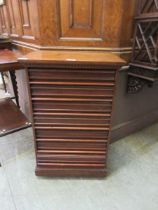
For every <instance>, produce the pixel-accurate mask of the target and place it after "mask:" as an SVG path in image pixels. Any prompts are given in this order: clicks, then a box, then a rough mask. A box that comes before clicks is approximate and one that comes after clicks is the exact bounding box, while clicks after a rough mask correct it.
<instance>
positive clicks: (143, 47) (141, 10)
mask: <svg viewBox="0 0 158 210" xmlns="http://www.w3.org/2000/svg"><path fill="white" fill-rule="evenodd" d="M137 4H138V6H137V14H136V17H135V34H134V45H133V53H132V58H131V62H130V68H129V72H128V74H129V75H130V80H131V81H132V82H131V84H132V83H133V85H130V83H129V84H128V91H129V92H130V93H137V92H138V91H140V90H141V89H142V88H143V86H144V84H145V83H147V84H150V85H151V83H152V82H154V81H157V80H158V0H138V3H137ZM134 84H135V85H134Z"/></svg>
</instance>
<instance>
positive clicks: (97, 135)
mask: <svg viewBox="0 0 158 210" xmlns="http://www.w3.org/2000/svg"><path fill="white" fill-rule="evenodd" d="M35 135H36V138H37V139H38V138H57V139H58V138H59V139H60V138H62V139H69V138H70V139H72V138H80V139H94V140H95V139H100V140H101V139H102V140H103V139H107V138H108V135H109V131H108V130H106V129H105V130H95V129H93V130H82V129H81V130H78V129H76V130H75V129H69V130H67V129H63V128H59V129H56V128H50V129H46V128H37V129H36V128H35Z"/></svg>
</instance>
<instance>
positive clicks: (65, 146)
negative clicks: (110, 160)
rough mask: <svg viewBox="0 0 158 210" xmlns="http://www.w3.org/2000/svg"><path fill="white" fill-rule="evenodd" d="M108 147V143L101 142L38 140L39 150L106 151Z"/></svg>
mask: <svg viewBox="0 0 158 210" xmlns="http://www.w3.org/2000/svg"><path fill="white" fill-rule="evenodd" d="M106 147H107V141H105V142H104V143H100V142H84V141H83V142H76V141H74V142H64V141H63V142H62V141H58V140H56V141H55V140H54V141H50V140H49V141H48V140H46V139H45V140H40V139H38V140H37V148H38V150H53V151H56V150H63V151H64V150H70V151H77V150H79V151H104V150H105V149H106Z"/></svg>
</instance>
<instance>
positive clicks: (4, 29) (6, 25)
mask: <svg viewBox="0 0 158 210" xmlns="http://www.w3.org/2000/svg"><path fill="white" fill-rule="evenodd" d="M0 24H1V33H2V34H3V35H6V36H7V35H8V34H9V33H10V17H9V12H8V6H7V5H3V6H0Z"/></svg>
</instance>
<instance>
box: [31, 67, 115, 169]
mask: <svg viewBox="0 0 158 210" xmlns="http://www.w3.org/2000/svg"><path fill="white" fill-rule="evenodd" d="M29 83H30V92H31V100H32V109H33V120H34V131H35V141H36V149H37V165H38V167H46V168H85V169H86V168H87V167H88V168H91V169H93V168H102V169H103V168H105V164H106V155H107V148H108V137H109V131H110V125H111V112H112V103H113V95H114V88H115V71H114V70H103V69H99V70H98V71H96V70H88V69H81V70H80V69H72V70H67V69H62V68H61V69H56V68H54V69H53V68H52V69H43V70H41V69H30V70H29Z"/></svg>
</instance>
